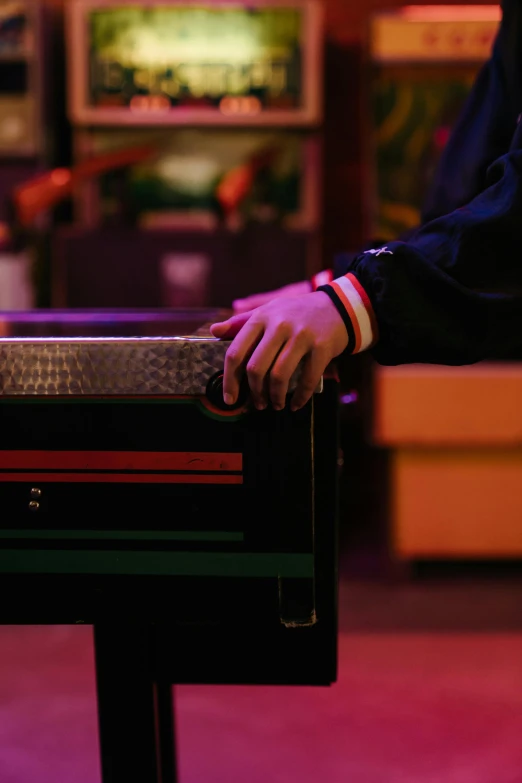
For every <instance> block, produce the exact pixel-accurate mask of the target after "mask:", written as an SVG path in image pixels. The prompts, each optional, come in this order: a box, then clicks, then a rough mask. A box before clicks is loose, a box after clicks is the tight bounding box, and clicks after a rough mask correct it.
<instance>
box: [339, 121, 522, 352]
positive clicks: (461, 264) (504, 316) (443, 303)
mask: <svg viewBox="0 0 522 783" xmlns="http://www.w3.org/2000/svg"><path fill="white" fill-rule="evenodd" d="M486 184H487V187H486V189H485V190H484V192H483V193H481V194H480V195H479V196H477V197H476V198H475V199H473V201H471V203H470V204H468V205H467V206H466V207H463V208H460V209H458V210H455V211H454V212H452V213H450V214H449V215H446V216H444V217H440V218H438V219H436V220H434V221H431V222H430V223H427V224H425V225H424V226H421V227H420V228H419V229H417V231H416V232H415V233H414V234H413V235H412V236H411V237H410V238H409V240H408V241H407V242H391V243H389V244H388V246H387V247H385V248H382V249H381V250H380V251H370V252H365V253H361V254H359V255H357V256H355V257H352V258H349V259H346V258H344V259H343V258H342V257H341V258H340V259H338V269H342V271H343V272H344V274H342V275H341V276H340V277H339V278H338V280H337V283H336V284H335V283H334V284H333V285H334V286H335V285H337V286H338V285H339V284H341V285H345V283H344V281H345V280H346V279H350V280H355V281H357V283H358V285H359V286H361V287H362V289H363V290H364V291H365V293H366V295H367V297H368V300H369V302H370V303H371V307H372V309H373V310H374V312H375V317H376V323H377V325H378V329H379V335H380V338H379V342H378V344H377V345H375V347H374V349H373V354H374V357H375V359H376V360H377V361H378V362H380V363H382V364H403V363H412V362H430V363H439V364H470V363H473V362H476V361H480V360H482V359H506V358H521V357H522V261H521V258H520V252H519V248H520V247H521V246H522V129H521V126H520V125H519V127H518V128H517V133H516V134H515V137H514V139H513V143H512V147H511V150H510V151H509V153H508V154H507V155H505V156H503V157H502V158H500V159H499V160H498V161H497V162H496V163H495V164H494V165H493V166H491V167H490V169H489V171H488V177H487V183H486ZM347 276H348V278H347ZM324 290H326V292H327V293H328V294H329V295H330V296H331V297H332V290H331V286H330V287H327V288H326V289H324ZM332 298H333V297H332ZM335 304H336V306H337V308H338V310H339V312H340V313H341V314H342V315H343V316H344V317H346V316H345V314H344V313H343V312H342V310H341V308H340V307H339V304H340V303H339V301H337V302H335ZM345 312H346V309H345Z"/></svg>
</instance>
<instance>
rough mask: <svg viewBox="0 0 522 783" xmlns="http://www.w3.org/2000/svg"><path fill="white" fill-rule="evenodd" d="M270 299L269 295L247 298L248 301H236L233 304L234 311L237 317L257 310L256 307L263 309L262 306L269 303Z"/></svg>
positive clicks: (256, 295)
mask: <svg viewBox="0 0 522 783" xmlns="http://www.w3.org/2000/svg"><path fill="white" fill-rule="evenodd" d="M269 298H270V297H269V295H267V294H255V295H254V296H247V298H246V299H236V300H235V301H233V302H232V309H233V311H234V313H235V314H236V315H240V314H243V313H246V312H249V311H250V310H255V309H256V307H261V305H263V304H266V302H267V301H269Z"/></svg>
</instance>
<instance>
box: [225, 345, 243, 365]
mask: <svg viewBox="0 0 522 783" xmlns="http://www.w3.org/2000/svg"><path fill="white" fill-rule="evenodd" d="M226 359H227V362H228V364H230V365H231V366H232V367H238V366H239V365H240V364H241V357H240V355H239V351H238V350H237V348H234V347H231V348H229V349H228V351H227V357H226Z"/></svg>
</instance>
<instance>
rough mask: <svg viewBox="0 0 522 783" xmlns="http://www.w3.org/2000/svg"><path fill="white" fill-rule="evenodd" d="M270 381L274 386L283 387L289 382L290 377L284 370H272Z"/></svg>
mask: <svg viewBox="0 0 522 783" xmlns="http://www.w3.org/2000/svg"><path fill="white" fill-rule="evenodd" d="M270 381H271V383H272V385H273V386H283V385H284V384H285V383H287V382H288V377H287V374H286V372H285V371H284V370H272V372H271V373H270Z"/></svg>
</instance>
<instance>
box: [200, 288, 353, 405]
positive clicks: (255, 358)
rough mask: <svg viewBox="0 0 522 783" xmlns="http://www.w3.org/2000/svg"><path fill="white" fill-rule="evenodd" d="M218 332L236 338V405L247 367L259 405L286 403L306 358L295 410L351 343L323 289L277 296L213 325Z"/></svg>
mask: <svg viewBox="0 0 522 783" xmlns="http://www.w3.org/2000/svg"><path fill="white" fill-rule="evenodd" d="M211 332H212V334H213V335H214V337H219V338H222V339H227V340H230V339H232V340H233V341H232V344H231V345H230V347H229V348H228V351H227V354H226V357H225V372H224V378H223V399H224V401H225V403H226V404H227V405H233V404H234V403H235V402H236V400H237V397H238V394H239V386H240V383H241V380H242V378H243V376H244V374H245V372H246V375H247V377H248V383H249V386H250V391H251V394H252V399H253V402H254V405H255V406H256V408H258V409H259V410H263V409H264V408H266V406H267V404H268V401H269V400H270V401H271V402H272V405H273V407H274V408H275V409H276V410H281V409H282V408H284V406H285V400H286V396H287V394H288V385H289V382H290V379H291V377H292V375H293V374H294V372H295V370H296V369H297V366H298V365H299V363H300V362H301V360H302V359H304V363H303V368H302V373H301V377H300V379H299V383H298V386H297V388H296V389H295V391H294V394H293V396H292V401H291V408H292V410H298V409H299V408H302V407H303V405H305V404H306V403H307V402H308V400H309V399H310V397H311V396H312V394H313V393H314V391H315V389H316V388H317V386H318V384H319V382H320V380H321V376H322V374H323V373H324V371H325V369H326V367H327V366H328V364H329V363H330V362H331V360H332V359H334V358H335V357H336V356H339V354H340V353H342V352H343V351H344V349H345V348H346V346H347V345H348V334H347V331H346V327H345V325H344V322H343V319H342V318H341V316H340V315H339V313H338V312H337V310H336V308H335V306H334V305H333V303H332V301H331V300H330V298H329V297H328V296H327V295H326V294H325V293H323V292H322V291H319V292H316V293H310V294H308V295H307V296H302V297H299V298H297V297H293V298H290V299H274V300H272V301H271V302H269V303H268V304H266V305H263V306H262V307H258V308H257V309H256V310H253V311H250V312H248V313H242V314H240V315H233V316H232V317H231V318H229V319H228V320H227V321H222V322H221V323H217V324H213V325H212V326H211Z"/></svg>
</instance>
